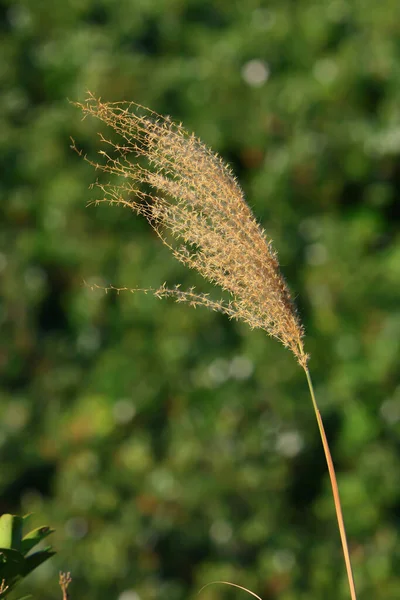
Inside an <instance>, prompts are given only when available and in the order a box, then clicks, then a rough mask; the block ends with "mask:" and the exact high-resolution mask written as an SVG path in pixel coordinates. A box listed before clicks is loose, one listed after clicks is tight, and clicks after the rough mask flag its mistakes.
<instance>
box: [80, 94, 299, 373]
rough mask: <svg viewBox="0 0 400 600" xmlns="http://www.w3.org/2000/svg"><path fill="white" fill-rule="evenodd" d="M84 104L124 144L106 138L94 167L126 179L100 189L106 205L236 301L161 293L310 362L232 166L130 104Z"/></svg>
mask: <svg viewBox="0 0 400 600" xmlns="http://www.w3.org/2000/svg"><path fill="white" fill-rule="evenodd" d="M78 106H79V107H80V108H81V109H82V110H83V112H84V114H85V115H93V116H95V117H97V118H99V119H100V120H101V121H103V122H104V123H106V124H107V125H109V126H111V127H112V128H113V129H114V130H115V132H116V133H117V134H119V136H120V138H121V139H122V140H123V143H122V144H118V143H115V142H111V141H110V140H106V139H105V138H104V137H103V136H101V138H102V141H103V142H105V143H106V144H108V145H109V146H110V147H111V153H107V152H105V151H101V154H102V155H103V156H104V157H105V162H104V163H103V164H98V163H92V164H94V166H95V167H96V168H98V169H101V170H103V171H106V172H109V173H113V174H115V175H119V176H120V177H121V181H120V182H119V183H118V184H116V185H110V184H107V185H104V184H101V183H97V184H95V185H97V186H99V187H100V188H101V189H102V191H103V192H104V198H103V199H102V201H108V202H111V203H118V204H123V205H128V206H130V207H131V208H132V209H133V210H134V211H135V212H136V213H139V214H142V215H144V216H145V217H146V218H147V220H148V221H149V223H150V224H151V226H152V227H153V228H154V230H155V231H156V232H157V234H158V236H159V237H160V238H161V239H162V241H163V242H164V243H165V244H166V245H167V246H169V247H170V248H171V250H172V252H173V254H174V256H175V257H176V258H177V259H178V260H179V261H180V262H182V263H183V264H185V265H187V266H188V267H190V268H192V269H195V270H196V271H198V272H199V273H200V274H201V275H202V276H203V277H204V278H205V279H207V280H208V281H210V282H212V283H214V284H216V285H218V286H220V288H222V289H223V290H224V291H225V292H228V294H229V300H228V301H226V302H224V301H222V300H221V301H218V302H214V301H212V300H211V299H210V298H209V296H208V295H207V294H196V293H194V290H189V291H188V292H183V291H181V290H180V289H179V288H175V289H172V290H170V289H167V288H166V287H164V286H163V287H162V288H160V289H159V290H157V291H156V292H157V295H158V296H167V295H173V296H175V297H176V298H177V299H178V300H180V301H184V300H187V301H189V302H190V303H191V304H192V305H198V304H203V305H205V306H208V307H210V308H212V309H214V310H219V311H221V312H224V313H226V314H227V315H229V317H231V318H236V319H239V320H241V321H244V322H245V323H248V324H249V325H250V327H257V328H260V329H263V330H265V331H266V332H267V333H268V334H269V335H271V336H273V337H275V338H277V339H278V340H280V341H281V342H282V343H283V344H284V346H286V347H287V348H289V349H290V350H291V351H292V352H293V354H294V355H295V356H296V358H297V360H298V361H299V362H300V364H302V365H305V364H306V362H307V357H306V355H305V353H304V347H303V328H302V326H301V324H300V321H299V318H298V316H297V314H296V311H295V307H294V305H293V302H292V300H291V297H290V293H289V290H288V288H287V285H286V283H285V281H284V279H283V277H282V275H281V273H280V271H279V264H278V260H277V256H276V252H275V250H274V249H273V247H272V244H271V241H270V240H268V239H267V237H266V235H265V232H264V230H263V229H262V228H261V227H260V226H259V224H258V223H257V221H256V219H255V218H254V216H253V214H252V212H251V210H250V208H249V206H248V205H247V204H246V202H245V200H244V197H243V192H242V190H241V188H240V186H239V184H238V183H237V181H236V179H235V177H234V176H233V174H232V172H231V171H230V169H229V168H228V167H227V166H226V164H225V163H224V162H223V161H222V160H221V159H220V158H219V157H218V156H217V155H216V154H214V153H213V152H212V151H211V150H210V149H209V148H208V147H207V146H205V145H204V144H203V143H202V142H201V141H200V140H199V139H198V138H196V137H195V136H194V135H189V134H188V133H187V132H186V131H185V130H184V129H183V127H182V126H180V125H175V124H174V123H172V122H171V121H170V120H169V119H168V118H163V117H160V116H159V115H157V114H155V113H153V112H151V111H149V110H148V109H144V108H142V107H139V106H137V105H135V104H133V103H103V102H101V101H100V100H97V99H96V98H95V97H94V96H92V95H90V96H89V97H88V99H87V101H86V102H85V103H84V104H79V105H78ZM132 155H134V157H136V158H139V157H143V158H144V159H146V161H147V164H146V165H145V166H143V164H140V161H138V160H132ZM142 162H143V161H142ZM144 190H149V191H144Z"/></svg>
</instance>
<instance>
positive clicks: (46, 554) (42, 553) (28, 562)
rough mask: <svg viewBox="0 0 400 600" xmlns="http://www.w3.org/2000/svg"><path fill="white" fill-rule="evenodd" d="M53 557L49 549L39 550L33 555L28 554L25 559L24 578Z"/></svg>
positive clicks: (53, 553) (52, 552)
mask: <svg viewBox="0 0 400 600" xmlns="http://www.w3.org/2000/svg"><path fill="white" fill-rule="evenodd" d="M54 555H55V552H54V550H51V549H50V547H49V548H46V549H45V550H39V551H38V552H35V553H34V554H30V555H29V556H27V557H26V558H25V571H24V576H26V575H29V573H31V571H33V570H34V569H36V567H39V566H40V565H41V564H43V563H44V562H45V561H46V560H48V559H49V558H51V557H52V556H54Z"/></svg>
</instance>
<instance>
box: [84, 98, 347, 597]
mask: <svg viewBox="0 0 400 600" xmlns="http://www.w3.org/2000/svg"><path fill="white" fill-rule="evenodd" d="M77 106H78V107H79V108H81V110H82V111H83V113H84V115H85V116H87V115H92V116H94V117H97V118H98V119H100V120H101V121H103V122H104V123H105V124H107V125H109V126H110V127H111V128H112V129H113V130H114V131H115V132H116V133H117V134H119V136H120V137H121V138H122V139H123V143H122V144H119V143H115V142H113V141H111V140H107V139H105V138H104V137H103V136H101V140H102V142H104V143H105V144H107V145H108V146H109V147H110V153H107V152H105V151H101V152H100V154H102V155H103V156H104V157H105V162H104V163H102V164H99V163H97V162H93V161H90V160H89V161H88V162H90V163H91V164H92V165H93V166H94V167H96V169H100V170H102V171H104V172H107V173H110V174H114V175H118V176H120V177H121V181H119V182H118V183H117V184H114V185H113V184H103V183H99V182H97V183H96V184H95V185H96V186H98V187H99V188H100V189H101V190H102V192H103V193H104V196H103V197H102V198H101V199H100V200H97V201H96V202H104V201H105V202H110V203H111V204H121V205H124V206H129V207H130V208H131V209H132V210H134V211H135V212H136V213H138V214H141V215H143V216H145V217H146V218H147V220H148V221H149V223H150V225H151V226H152V227H153V229H154V230H155V231H156V233H157V235H158V236H159V237H160V238H161V240H162V241H163V243H164V244H166V245H167V246H168V247H169V248H170V249H171V251H172V252H173V254H174V256H175V257H176V258H177V259H178V260H179V261H180V262H182V263H183V264H185V265H187V266H188V267H190V268H192V269H195V270H197V271H198V272H199V273H200V274H201V275H202V276H203V277H204V278H205V279H207V280H209V281H211V282H212V283H214V284H216V285H218V286H219V287H220V288H222V289H223V290H224V291H225V292H228V295H229V298H230V299H229V300H228V301H227V302H226V301H223V300H220V301H218V302H215V301H212V300H210V298H209V297H208V295H207V294H197V293H195V292H194V290H193V289H190V290H189V291H188V292H184V291H182V290H180V289H179V286H176V287H175V288H173V289H168V288H167V287H165V285H163V286H161V287H160V288H159V289H158V290H154V293H155V294H156V295H157V296H159V297H165V296H173V297H175V299H176V300H177V301H188V302H190V304H192V305H193V306H197V305H205V306H207V307H209V308H212V309H213V310H218V311H221V312H223V313H226V314H227V315H228V316H229V317H230V318H236V319H240V320H241V321H244V322H245V323H248V324H249V325H250V327H258V328H260V329H263V330H264V331H266V332H267V333H268V334H269V335H271V336H273V337H275V338H277V339H278V340H280V341H281V342H282V344H283V345H284V346H286V347H287V348H289V349H290V350H291V351H292V352H293V354H294V356H295V357H296V359H297V361H298V363H299V364H300V366H301V367H302V368H303V369H304V372H305V374H306V377H307V382H308V386H309V390H310V395H311V399H312V403H313V408H314V412H315V416H316V419H317V423H318V427H319V432H320V435H321V439H322V443H323V448H324V452H325V457H326V460H327V464H328V470H329V476H330V480H331V486H332V492H333V497H334V502H335V509H336V516H337V521H338V526H339V531H340V536H341V542H342V548H343V553H344V558H345V564H346V570H347V577H348V581H349V587H350V592H351V598H352V600H356V592H355V587H354V581H353V576H352V570H351V563H350V556H349V551H348V546H347V540H346V533H345V527H344V522H343V516H342V510H341V506H340V499H339V492H338V486H337V482H336V476H335V470H334V467H333V462H332V458H331V455H330V451H329V446H328V442H327V439H326V435H325V431H324V427H323V423H322V419H321V415H320V412H319V410H318V406H317V403H316V400H315V395H314V390H313V387H312V382H311V376H310V373H309V370H308V366H307V364H308V356H307V354H306V353H305V350H304V343H303V338H304V330H303V326H302V325H301V323H300V320H299V318H298V315H297V313H296V310H295V307H294V304H293V302H292V300H291V296H290V292H289V290H288V287H287V285H286V283H285V280H284V279H283V277H282V275H281V273H280V271H279V264H278V260H277V255H276V252H275V251H274V249H273V247H272V243H271V240H268V239H267V237H266V234H265V231H264V230H263V229H261V227H260V226H259V225H258V223H257V221H256V220H255V218H254V216H253V214H252V212H251V210H250V208H249V206H248V205H247V204H246V202H245V200H244V197H243V192H242V190H241V188H240V186H239V184H238V183H237V181H236V180H235V178H234V176H233V174H232V172H231V171H230V169H229V168H228V167H227V166H226V165H225V163H224V162H223V161H222V160H221V159H220V158H219V157H218V156H217V155H216V154H214V153H213V152H212V151H211V150H210V149H209V148H208V147H207V146H205V145H204V144H203V143H202V142H201V141H200V140H199V139H198V138H196V137H194V135H189V134H188V133H187V132H186V131H185V130H184V129H183V127H182V126H181V125H176V124H174V123H172V122H171V121H170V120H169V119H168V118H163V117H161V116H159V115H157V114H156V113H154V112H152V111H150V110H148V109H146V108H144V107H141V106H139V105H137V104H135V103H103V102H101V100H98V99H96V98H95V97H94V96H93V95H91V94H89V96H88V98H87V100H86V102H85V103H84V104H80V103H77ZM73 148H75V149H76V147H75V143H74V142H73ZM132 156H133V157H134V160H132ZM85 158H86V157H85ZM135 158H136V159H142V158H144V159H146V161H147V164H146V166H143V165H142V164H141V160H135ZM86 160H88V159H87V158H86ZM143 188H147V189H149V190H150V191H149V192H147V191H144V189H143Z"/></svg>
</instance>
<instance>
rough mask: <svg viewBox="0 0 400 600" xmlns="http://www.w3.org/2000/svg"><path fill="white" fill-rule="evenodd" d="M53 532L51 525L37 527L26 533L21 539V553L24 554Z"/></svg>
mask: <svg viewBox="0 0 400 600" xmlns="http://www.w3.org/2000/svg"><path fill="white" fill-rule="evenodd" d="M53 532H54V529H51V527H38V528H37V529H33V530H32V531H30V532H29V533H27V534H26V535H25V536H24V537H23V538H22V541H21V552H22V554H23V555H24V556H25V555H26V554H27V553H28V552H29V551H30V550H32V548H34V547H35V546H36V545H37V544H39V542H41V541H42V540H44V539H45V538H46V537H47V536H48V535H50V534H51V533H53Z"/></svg>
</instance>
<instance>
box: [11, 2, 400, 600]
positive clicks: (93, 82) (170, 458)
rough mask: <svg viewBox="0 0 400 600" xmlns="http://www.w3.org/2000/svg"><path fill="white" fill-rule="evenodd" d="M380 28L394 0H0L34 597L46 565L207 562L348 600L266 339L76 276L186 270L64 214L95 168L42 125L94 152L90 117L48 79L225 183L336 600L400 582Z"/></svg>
mask: <svg viewBox="0 0 400 600" xmlns="http://www.w3.org/2000/svg"><path fill="white" fill-rule="evenodd" d="M399 23H400V3H399V2H398V0H381V1H378V2H377V1H376V0H349V1H345V0H331V1H328V0H322V1H321V0H318V1H317V0H315V1H312V0H299V1H297V2H292V1H290V0H271V1H270V2H262V1H261V0H240V1H234V0H219V1H218V0H214V1H211V0H115V1H112V0H98V1H96V0H69V1H63V2H62V1H59V0H25V1H14V2H13V1H11V0H9V1H8V2H7V1H4V0H3V2H2V3H1V41H0V55H1V61H0V87H1V95H0V158H1V187H0V194H1V202H0V211H1V225H0V227H1V233H0V270H1V273H0V281H1V307H0V322H1V342H0V343H1V346H0V369H1V371H0V376H1V382H2V384H1V402H0V444H1V446H0V452H1V468H0V494H1V496H0V510H1V512H10V511H13V512H23V513H26V512H34V513H35V517H34V518H33V520H32V521H33V522H32V525H36V524H37V525H41V524H48V525H51V526H52V527H55V528H56V530H57V531H56V534H54V535H53V536H52V538H53V543H54V545H55V547H56V548H57V550H58V555H57V557H56V558H55V559H53V560H52V561H50V562H49V563H48V564H46V565H44V566H43V567H42V568H41V569H40V570H39V571H38V573H37V574H35V575H32V576H31V578H30V580H29V581H28V583H27V584H26V589H27V590H31V591H33V592H34V594H35V597H36V598H40V599H41V600H47V599H49V598H56V597H60V592H59V590H58V589H57V578H58V575H57V573H58V571H59V570H60V569H62V570H70V571H71V572H72V576H73V584H72V587H71V594H72V596H71V598H72V600H78V599H80V598H93V599H96V600H97V599H99V600H100V599H101V600H103V599H104V600H105V599H107V600H109V599H116V600H167V599H168V600H181V599H182V600H183V599H185V600H186V599H189V598H196V597H197V596H196V594H197V591H198V590H199V589H200V588H201V586H202V585H204V584H206V583H207V582H210V581H213V580H216V579H226V580H230V581H232V582H235V583H239V584H242V585H245V586H247V587H249V588H251V589H252V590H253V591H254V592H257V593H258V594H260V595H261V596H262V598H263V600H269V599H275V598H279V599H280V600H303V599H304V600H306V599H307V600H309V599H311V598H312V599H314V600H317V599H324V600H331V599H332V600H333V599H335V600H339V599H340V600H341V599H345V598H348V592H347V588H346V580H345V573H344V567H343V564H342V557H341V548H340V542H339V537H338V533H337V529H336V525H335V516H334V509H333V504H332V500H331V492H330V487H329V480H328V477H327V473H326V467H325V464H324V459H323V455H322V450H321V444H320V440H319V437H318V431H317V427H316V424H315V421H314V417H313V414H312V408H311V404H310V400H309V397H308V393H307V389H306V381H305V378H304V374H303V373H302V371H301V369H300V368H299V367H298V366H297V365H296V363H295V361H294V359H293V357H292V356H291V354H290V353H289V352H288V351H286V350H284V349H283V348H282V347H281V346H280V345H279V344H278V343H277V342H276V341H273V340H270V339H268V338H267V337H266V336H265V335H264V334H263V333H262V332H258V331H250V330H249V329H248V328H247V327H245V326H244V325H242V324H240V323H236V322H230V321H229V320H228V319H227V318H225V317H223V316H221V315H217V314H214V313H212V312H208V311H207V310H204V309H197V310H196V311H195V310H193V309H191V308H190V307H188V306H185V305H177V304H174V303H173V302H171V301H160V300H156V299H154V298H152V297H150V296H144V295H140V294H139V295H132V294H129V293H125V294H121V295H120V296H116V295H115V294H112V293H111V294H108V295H106V294H104V293H102V292H101V291H94V292H92V291H90V289H89V288H88V287H86V286H85V285H84V284H83V281H84V280H85V281H87V282H89V283H97V284H104V285H107V284H114V285H119V286H132V287H135V286H140V287H147V286H154V287H158V286H159V285H160V284H162V283H163V282H164V281H167V282H168V283H169V284H170V285H173V284H174V283H177V282H181V283H182V286H183V287H189V286H190V285H196V287H197V289H199V290H201V291H213V290H212V289H210V287H209V286H208V284H207V283H205V282H203V281H201V280H200V279H199V278H198V277H197V276H196V274H195V273H190V272H187V271H185V270H184V269H182V267H181V266H180V265H179V264H178V263H176V262H175V261H174V259H173V258H172V256H170V254H169V252H168V250H167V249H166V248H164V247H163V246H161V245H160V243H159V241H158V240H157V238H156V237H155V235H154V234H153V233H152V230H151V229H150V228H149V226H148V224H147V223H146V222H145V221H142V220H140V219H139V218H137V217H136V216H135V215H134V214H133V213H132V214H130V213H129V212H128V211H127V210H126V209H125V210H123V209H118V208H113V207H108V206H106V205H103V206H101V207H98V208H95V207H90V208H86V203H87V201H88V200H89V199H90V198H92V199H93V198H94V197H95V196H93V192H90V191H89V190H88V186H89V184H90V183H91V182H92V181H93V180H94V179H95V177H96V173H95V172H94V171H93V170H92V169H91V168H90V166H89V165H87V164H86V163H84V162H83V161H82V160H80V159H79V157H78V156H77V155H76V154H74V153H73V152H72V151H71V150H70V147H69V146H70V141H69V136H72V137H74V138H75V139H76V141H77V144H78V146H80V147H81V148H83V150H84V151H85V152H88V153H89V155H90V156H92V157H93V158H95V157H96V152H97V150H98V149H99V148H100V144H99V139H98V137H97V135H96V132H97V131H98V129H99V127H100V124H99V123H96V122H95V121H94V120H85V121H81V114H80V113H79V111H78V110H77V109H76V108H74V107H73V106H72V105H71V104H69V103H68V99H71V100H84V98H85V95H86V91H87V90H91V91H92V92H93V93H94V94H96V95H97V96H101V97H102V98H103V99H104V100H110V101H111V100H135V101H136V102H139V103H141V104H144V105H147V106H149V107H150V108H152V109H154V110H156V111H158V112H160V113H162V114H169V115H171V116H172V117H173V118H174V119H176V120H179V121H182V122H183V123H184V125H185V126H186V128H187V129H189V130H190V131H195V132H196V134H197V135H198V136H200V137H201V138H202V139H203V141H205V142H206V143H207V144H208V145H210V146H211V147H212V148H213V149H214V150H216V151H218V152H219V153H220V154H221V155H222V156H223V157H224V158H225V159H226V160H227V161H228V162H229V164H230V165H231V166H232V168H233V169H234V171H235V173H236V174H237V176H238V177H239V179H240V181H241V183H242V185H243V188H244V191H245V194H246V197H247V198H248V201H249V203H250V205H251V207H252V208H253V210H254V213H255V214H256V216H257V218H258V219H259V220H260V222H261V223H262V225H263V226H264V227H265V228H266V230H267V232H268V234H269V235H270V236H271V237H272V239H273V240H274V243H275V247H276V248H277V250H278V252H279V257H280V262H281V265H282V270H283V272H284V274H285V276H286V278H287V280H288V282H289V284H290V287H291V289H292V291H293V295H294V296H295V298H296V303H297V305H298V307H299V311H300V314H301V318H302V320H303V321H304V324H305V327H306V331H307V337H306V348H307V350H308V351H309V352H310V353H311V357H312V358H311V363H310V367H311V371H312V373H313V376H314V380H315V384H316V393H317V396H318V398H319V402H320V404H321V409H322V412H323V416H324V419H325V422H326V429H327V432H328V436H329V439H330V442H331V447H332V453H333V455H334V458H335V462H336V466H337V470H338V479H339V485H340V489H341V493H342V501H343V509H344V514H345V520H346V523H347V530H348V537H349V542H350V546H351V550H352V556H353V563H354V571H355V578H356V582H357V585H358V589H359V599H360V600H361V599H374V600H395V599H398V598H399V596H400V582H399V573H400V546H399V544H400V541H399V521H400V486H399V467H400V455H399V449H400V438H399V432H400V381H399V353H400V350H399V339H400V308H399V299H400V294H399V276H400V241H399V219H400V209H399V186H400V25H399ZM251 61H257V62H255V63H254V62H251ZM254 69H255V70H256V72H257V69H258V70H260V69H261V79H263V75H264V81H261V80H260V81H258V85H254V83H257V82H254V81H252V80H251V74H252V72H253V71H254ZM263 69H264V70H263ZM214 292H215V294H216V296H217V297H218V291H217V290H214ZM243 594H244V593H243V592H240V591H238V590H233V589H230V588H225V587H218V586H212V587H209V588H207V589H206V590H205V591H204V592H202V594H201V596H200V598H203V599H204V600H216V599H217V598H223V597H225V598H226V597H229V598H232V599H233V598H239V597H244V596H243Z"/></svg>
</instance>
